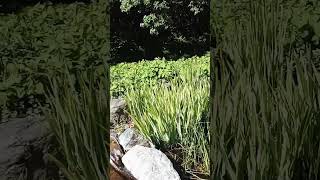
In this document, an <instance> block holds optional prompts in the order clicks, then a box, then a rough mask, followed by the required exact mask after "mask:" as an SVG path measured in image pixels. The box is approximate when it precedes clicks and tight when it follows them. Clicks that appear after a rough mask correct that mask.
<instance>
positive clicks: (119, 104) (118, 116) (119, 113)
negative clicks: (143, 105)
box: [110, 98, 129, 126]
mask: <svg viewBox="0 0 320 180" xmlns="http://www.w3.org/2000/svg"><path fill="white" fill-rule="evenodd" d="M126 107H127V103H126V102H125V100H124V99H122V98H116V99H111V101H110V121H111V126H114V125H115V124H119V123H120V122H127V121H128V119H129V116H128V114H127V113H126V111H125V110H126Z"/></svg>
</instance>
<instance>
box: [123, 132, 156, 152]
mask: <svg viewBox="0 0 320 180" xmlns="http://www.w3.org/2000/svg"><path fill="white" fill-rule="evenodd" d="M119 143H120V145H121V146H122V148H123V149H124V151H128V150H130V149H131V148H132V147H134V146H135V145H141V146H145V147H152V148H154V147H155V146H154V144H152V142H150V141H148V140H147V139H146V138H144V136H143V135H141V134H139V133H138V131H137V130H135V129H134V128H128V129H126V130H125V131H124V132H123V133H122V134H121V135H120V136H119Z"/></svg>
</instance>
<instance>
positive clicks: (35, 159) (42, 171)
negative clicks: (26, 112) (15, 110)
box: [0, 117, 58, 180]
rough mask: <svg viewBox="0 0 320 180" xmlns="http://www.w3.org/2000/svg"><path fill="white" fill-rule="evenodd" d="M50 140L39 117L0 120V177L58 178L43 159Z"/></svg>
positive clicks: (6, 178) (45, 127)
mask: <svg viewBox="0 0 320 180" xmlns="http://www.w3.org/2000/svg"><path fill="white" fill-rule="evenodd" d="M51 140H52V136H51V133H50V131H49V129H48V125H47V124H46V121H44V119H43V118H35V117H29V118H16V119H11V120H9V121H7V122H3V123H1V124H0V142H1V143H0V177H1V178H0V179H1V180H18V179H34V180H41V179H58V169H57V168H56V167H55V166H51V165H52V164H51V165H49V162H48V161H47V159H46V154H47V152H48V151H49V149H50V142H51ZM50 166H51V167H50ZM50 168H51V170H49V169H50ZM51 173H53V174H56V175H57V176H55V175H53V174H51ZM50 176H51V177H50ZM49 177H50V178H49Z"/></svg>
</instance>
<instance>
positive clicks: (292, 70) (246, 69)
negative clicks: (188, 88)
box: [210, 0, 320, 180]
mask: <svg viewBox="0 0 320 180" xmlns="http://www.w3.org/2000/svg"><path fill="white" fill-rule="evenodd" d="M241 2H242V7H243V8H244V9H243V10H245V11H242V12H245V13H243V14H240V15H239V14H238V15H239V16H237V15H236V14H235V15H234V16H233V17H234V18H231V19H228V20H227V21H226V23H227V24H228V25H226V27H229V29H228V28H224V29H222V30H221V29H219V30H216V31H215V32H223V33H224V35H223V36H220V37H219V42H218V50H217V51H215V53H216V54H215V55H214V56H212V66H213V68H212V70H213V72H212V76H213V77H214V78H211V80H212V81H211V83H212V86H211V87H212V89H211V90H212V92H211V96H212V97H211V99H212V100H211V103H210V117H211V121H210V122H211V124H210V125H211V128H210V130H211V131H210V134H211V135H212V137H211V141H212V142H211V163H212V166H211V177H212V179H232V180H236V179H237V180H238V179H252V180H253V179H254V180H259V179H268V180H269V179H278V180H280V179H319V177H320V176H319V175H320V174H319V162H320V143H319V142H320V141H319V140H320V131H318V129H319V128H320V116H319V113H320V103H319V102H320V79H319V77H320V74H319V71H318V70H317V69H316V68H315V66H314V64H313V63H312V60H311V56H310V54H308V53H295V51H294V50H293V49H290V48H289V49H285V48H284V46H285V42H286V39H288V38H290V37H288V33H287V30H288V26H287V22H288V19H289V18H290V17H288V16H286V13H285V12H286V9H284V6H282V1H280V0H259V1H253V0H249V1H246V2H244V1H241ZM223 3H225V4H224V5H223V6H219V8H218V9H219V10H220V13H221V14H223V13H222V12H223V11H224V9H223V8H225V7H230V6H232V4H231V3H230V1H223ZM216 8H217V7H216ZM239 12H241V10H240V11H234V13H239ZM231 27H233V28H234V29H236V30H235V31H231V29H232V28H231ZM218 36H219V34H218ZM222 52H223V53H222Z"/></svg>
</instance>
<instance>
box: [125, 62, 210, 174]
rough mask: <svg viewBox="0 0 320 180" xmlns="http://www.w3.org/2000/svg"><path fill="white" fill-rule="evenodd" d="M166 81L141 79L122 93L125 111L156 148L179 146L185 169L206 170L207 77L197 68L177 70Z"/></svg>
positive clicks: (206, 172)
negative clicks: (149, 82)
mask: <svg viewBox="0 0 320 180" xmlns="http://www.w3.org/2000/svg"><path fill="white" fill-rule="evenodd" d="M181 71H182V72H181V75H180V76H179V77H177V78H174V79H173V80H171V81H170V82H167V83H159V84H157V85H152V86H151V84H148V83H145V84H144V85H143V86H141V87H140V88H129V89H128V90H127V92H126V94H125V98H126V100H127V102H128V112H129V114H130V116H131V118H132V119H133V121H134V123H135V126H136V127H137V129H138V130H139V131H140V132H141V133H142V134H143V135H144V136H145V137H147V138H148V139H150V140H151V141H152V142H154V143H155V144H156V146H158V147H159V148H164V149H170V148H171V147H173V146H175V147H176V146H178V147H179V148H181V149H182V154H181V155H182V157H181V158H182V165H183V167H184V168H185V169H186V170H190V169H194V167H196V166H198V167H201V168H202V170H201V173H204V174H209V151H208V148H209V134H208V131H207V130H208V103H209V99H208V98H209V80H208V78H206V79H205V78H203V77H201V78H200V76H201V73H200V71H195V70H189V69H187V68H185V69H183V70H181Z"/></svg>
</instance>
